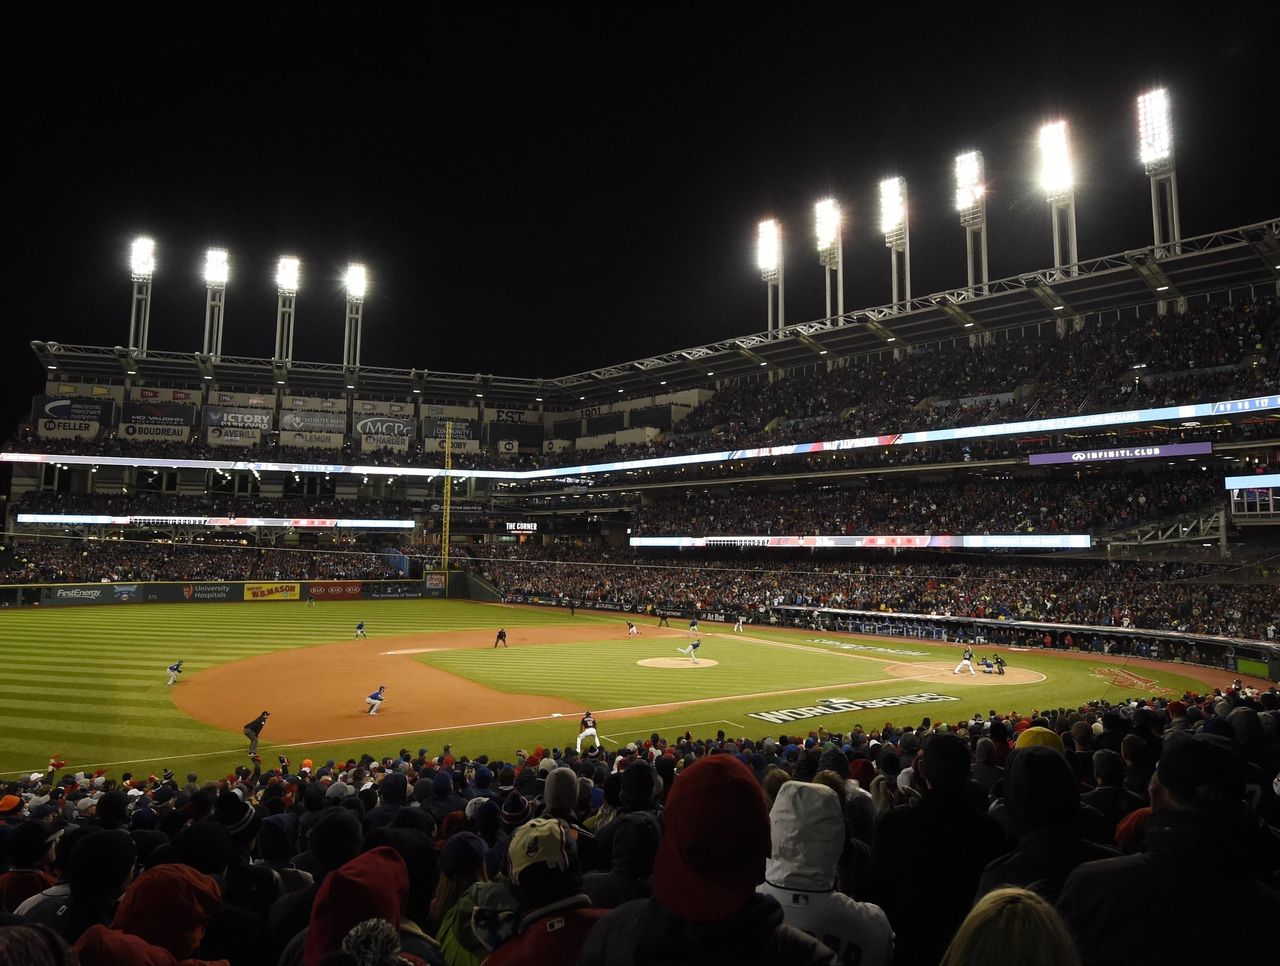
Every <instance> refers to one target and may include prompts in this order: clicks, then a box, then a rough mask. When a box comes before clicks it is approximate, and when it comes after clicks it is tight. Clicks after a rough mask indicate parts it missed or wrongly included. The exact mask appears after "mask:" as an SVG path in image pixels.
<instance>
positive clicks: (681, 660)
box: [636, 657, 720, 670]
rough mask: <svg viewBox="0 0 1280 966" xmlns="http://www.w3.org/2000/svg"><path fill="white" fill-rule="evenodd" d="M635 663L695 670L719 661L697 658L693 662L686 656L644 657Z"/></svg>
mask: <svg viewBox="0 0 1280 966" xmlns="http://www.w3.org/2000/svg"><path fill="white" fill-rule="evenodd" d="M636 663H637V664H639V665H640V666H641V667H665V668H680V669H683V670H695V669H697V668H700V667H715V666H716V665H717V664H719V663H720V662H719V661H708V660H706V659H703V660H699V661H698V663H697V664H694V663H693V662H692V661H690V660H689V659H688V658H687V657H646V658H645V659H644V660H643V661H636Z"/></svg>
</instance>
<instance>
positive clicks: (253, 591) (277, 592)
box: [244, 583, 302, 600]
mask: <svg viewBox="0 0 1280 966" xmlns="http://www.w3.org/2000/svg"><path fill="white" fill-rule="evenodd" d="M244 599H245V600H301V599H302V584H298V583H274V584H256V583H249V584H245V585H244Z"/></svg>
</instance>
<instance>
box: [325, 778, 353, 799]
mask: <svg viewBox="0 0 1280 966" xmlns="http://www.w3.org/2000/svg"><path fill="white" fill-rule="evenodd" d="M350 794H351V786H350V785H348V784H347V783H346V782H334V783H333V784H332V785H330V786H329V787H328V788H327V789H326V790H325V793H324V797H325V798H330V799H341V798H346V797H347V796H348V795H350Z"/></svg>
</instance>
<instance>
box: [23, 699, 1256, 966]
mask: <svg viewBox="0 0 1280 966" xmlns="http://www.w3.org/2000/svg"><path fill="white" fill-rule="evenodd" d="M1112 701H1114V703H1112ZM1112 701H1108V700H1096V701H1091V702H1087V703H1085V704H1082V705H1080V706H1078V707H1073V708H1066V707H1059V708H1046V709H1027V710H1024V711H1023V712H1016V711H1014V712H1004V713H997V712H996V711H995V710H991V711H989V712H985V713H984V712H983V711H981V710H980V709H979V710H975V711H974V712H973V714H972V715H971V716H968V717H961V718H959V719H958V720H952V721H938V722H934V721H932V720H931V718H929V717H925V718H923V719H922V720H920V721H919V724H916V723H915V721H916V718H915V717H914V715H913V716H911V717H909V718H907V719H906V720H904V719H903V718H898V722H897V723H895V722H894V721H893V720H890V721H886V722H885V723H884V724H883V725H880V724H875V725H874V726H871V727H867V726H865V725H863V724H858V725H854V726H852V727H849V726H847V725H846V726H845V727H844V730H836V729H834V728H833V730H831V731H828V730H827V729H826V728H825V727H818V728H816V729H814V730H808V728H809V723H806V724H805V725H803V726H802V725H799V724H797V725H796V726H795V728H796V730H795V731H793V732H789V733H782V734H768V735H761V736H751V737H748V736H735V735H731V734H730V735H726V733H725V732H723V731H721V732H719V733H717V734H716V735H715V736H714V737H712V736H711V735H710V734H702V735H699V736H697V737H695V736H694V735H693V734H692V733H691V732H686V733H685V734H684V735H672V736H663V735H661V734H659V733H657V732H655V733H653V734H651V735H650V736H649V737H648V738H647V739H644V740H640V741H636V742H633V743H630V744H626V745H625V746H619V745H617V744H614V745H613V746H612V747H610V748H603V747H598V746H596V745H589V746H588V747H587V748H585V749H584V750H582V751H577V750H575V749H574V748H573V747H572V743H569V744H566V745H565V746H564V747H553V746H550V745H549V746H547V747H536V748H534V749H533V750H532V752H529V753H526V752H525V751H517V752H516V753H515V754H514V755H509V756H503V757H502V758H497V757H494V758H490V757H489V756H487V755H478V756H476V757H475V758H470V757H468V756H466V755H462V754H459V753H455V752H454V750H453V749H452V748H451V747H450V746H449V745H445V746H444V747H443V748H442V749H440V751H439V753H433V752H431V751H429V749H427V748H420V749H418V751H417V753H416V754H415V753H413V752H411V751H410V750H409V749H405V748H402V749H400V751H399V752H398V753H397V754H395V755H393V756H388V757H384V758H375V757H374V756H372V755H368V754H366V755H363V756H361V757H360V758H359V759H354V758H351V759H347V760H345V761H337V760H328V761H324V762H318V761H313V760H312V759H310V758H304V759H302V760H301V761H300V762H299V764H298V767H297V768H296V769H295V768H294V766H293V764H292V763H291V762H290V761H289V760H288V759H287V758H285V757H284V756H279V758H278V764H276V765H273V766H270V767H268V768H265V769H264V768H263V767H262V764H261V759H260V758H258V757H257V756H251V757H252V758H253V759H254V763H253V767H252V768H249V767H247V766H240V767H236V768H234V769H233V770H232V771H230V772H227V773H222V772H215V773H214V774H213V775H207V774H206V775H205V776H204V777H202V776H201V775H200V774H199V773H197V772H190V773H187V774H186V775H185V780H184V779H183V778H181V777H179V776H178V775H175V774H174V773H173V772H172V771H169V770H163V769H160V770H162V771H163V774H162V775H155V774H151V775H144V774H141V773H138V774H134V773H123V774H120V775H118V776H117V775H108V774H107V773H105V772H94V773H86V772H72V771H68V770H66V769H65V763H63V762H59V761H57V760H51V761H50V762H49V767H48V769H47V771H45V772H39V771H37V772H34V773H32V774H30V775H28V776H25V777H24V778H23V779H22V780H20V781H11V782H6V783H4V784H3V785H0V956H4V957H6V961H8V962H14V963H24V964H28V966H46V964H60V966H65V964H71V963H76V962H78V963H80V964H82V966H114V964H122V963H148V964H151V963H155V964H174V963H223V964H226V966H274V964H280V966H294V964H305V966H320V964H324V966H337V964H341V966H348V964H378V966H383V964H386V966H390V964H404V963H426V964H431V966H443V964H449V966H462V964H465V966H480V964H482V963H484V964H491V966H504V964H512V963H516V964H531V966H532V964H550V963H568V964H572V963H579V964H581V966H597V964H601V966H616V964H637V966H639V964H648V963H673V964H674V963H738V964H745V966H755V964H759V966H765V964H768V966H835V964H847V966H851V964H861V966H889V964H891V963H895V964H898V966H936V964H938V963H940V962H941V963H944V964H948V966H980V964H981V966H988V964H1003V963H1008V964H1015V963H1029V962H1036V963H1045V964H1050V966H1060V964H1061V966H1110V964H1120V963H1131V962H1135V961H1139V960H1141V961H1148V960H1150V961H1156V962H1172V961H1177V960H1181V959H1185V958H1186V957H1187V956H1188V955H1191V956H1192V957H1193V958H1196V954H1205V953H1207V952H1208V951H1209V950H1212V949H1216V948H1220V947H1221V946H1222V945H1223V943H1224V942H1225V943H1226V944H1227V945H1228V946H1229V948H1230V950H1231V955H1232V956H1233V957H1235V958H1237V959H1239V960H1240V961H1242V962H1265V961H1266V959H1267V958H1270V957H1271V956H1272V954H1273V953H1274V949H1272V951H1271V953H1268V952H1267V950H1268V949H1269V948H1271V947H1272V945H1273V943H1272V937H1271V934H1270V930H1269V925H1270V924H1271V923H1273V922H1275V921H1276V916H1277V915H1280V893H1278V892H1277V891H1276V890H1277V888H1278V887H1280V809H1278V807H1277V793H1276V791H1275V788H1276V787H1278V786H1280V692H1278V691H1277V690H1276V689H1274V688H1272V689H1270V690H1266V691H1259V690H1256V689H1252V688H1249V687H1245V686H1237V687H1235V688H1232V689H1230V690H1226V691H1214V692H1213V693H1211V694H1192V693H1186V694H1183V695H1181V696H1180V697H1178V698H1177V699H1173V700H1170V699H1169V698H1167V697H1158V698H1149V699H1141V700H1139V699H1137V698H1130V699H1125V698H1114V697H1113V698H1112ZM935 707H945V706H936V705H930V706H928V707H925V708H917V709H916V710H917V711H920V710H923V711H932V709H933V708H935ZM900 710H901V709H893V710H892V711H890V712H889V713H890V715H891V716H892V717H895V718H897V717H898V715H897V711H900ZM564 737H566V738H568V737H569V736H568V735H566V736H564ZM1210 872H1216V874H1217V876H1218V878H1217V879H1216V880H1214V881H1213V882H1211V883H1210V884H1209V885H1208V886H1207V887H1204V888H1198V887H1196V886H1195V883H1196V882H1199V881H1201V879H1203V877H1204V875H1206V874H1209V873H1210ZM1197 877H1199V878H1197ZM1211 878H1212V876H1211ZM1189 895H1190V896H1191V897H1192V898H1190V899H1189V898H1188V896H1189ZM1172 910H1181V911H1182V913H1183V914H1178V915H1173V916H1171V911H1172ZM1224 930H1225V931H1228V932H1229V933H1230V935H1229V938H1226V939H1224ZM77 957H78V958H77Z"/></svg>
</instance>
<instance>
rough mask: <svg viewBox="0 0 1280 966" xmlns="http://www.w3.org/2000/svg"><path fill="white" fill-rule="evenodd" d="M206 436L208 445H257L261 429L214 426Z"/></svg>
mask: <svg viewBox="0 0 1280 966" xmlns="http://www.w3.org/2000/svg"><path fill="white" fill-rule="evenodd" d="M208 437H209V445H210V446H257V445H258V443H259V441H261V439H262V431H261V430H258V429H223V428H221V427H218V426H214V427H213V428H212V429H210V430H209V431H208Z"/></svg>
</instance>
